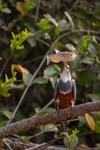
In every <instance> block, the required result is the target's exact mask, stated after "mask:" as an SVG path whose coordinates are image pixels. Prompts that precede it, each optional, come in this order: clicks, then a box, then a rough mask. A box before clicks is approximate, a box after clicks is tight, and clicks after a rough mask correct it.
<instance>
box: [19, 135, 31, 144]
mask: <svg viewBox="0 0 100 150" xmlns="http://www.w3.org/2000/svg"><path fill="white" fill-rule="evenodd" d="M21 138H22V139H23V141H24V142H25V143H26V142H28V141H29V140H30V139H31V136H21Z"/></svg>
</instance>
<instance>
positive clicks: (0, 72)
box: [0, 54, 12, 78]
mask: <svg viewBox="0 0 100 150" xmlns="http://www.w3.org/2000/svg"><path fill="white" fill-rule="evenodd" d="M11 56H12V54H10V55H9V57H8V59H7V60H6V62H5V64H4V65H3V67H2V69H1V71H0V78H1V76H2V73H3V71H4V69H5V67H6V66H7V64H8V62H9V60H10V58H11Z"/></svg>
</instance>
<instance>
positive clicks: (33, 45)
mask: <svg viewBox="0 0 100 150" xmlns="http://www.w3.org/2000/svg"><path fill="white" fill-rule="evenodd" d="M27 41H28V43H29V44H30V46H31V47H35V46H36V40H35V38H34V37H29V38H28V39H27Z"/></svg>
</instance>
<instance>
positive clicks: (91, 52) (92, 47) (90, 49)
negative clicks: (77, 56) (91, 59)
mask: <svg viewBox="0 0 100 150" xmlns="http://www.w3.org/2000/svg"><path fill="white" fill-rule="evenodd" d="M87 50H88V52H89V53H90V54H92V56H95V57H96V55H97V52H96V49H95V47H94V45H93V44H91V43H89V45H88V48H87Z"/></svg>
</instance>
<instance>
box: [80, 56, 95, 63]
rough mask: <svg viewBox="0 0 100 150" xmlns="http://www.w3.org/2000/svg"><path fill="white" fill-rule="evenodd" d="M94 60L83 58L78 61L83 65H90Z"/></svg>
mask: <svg viewBox="0 0 100 150" xmlns="http://www.w3.org/2000/svg"><path fill="white" fill-rule="evenodd" d="M94 61H95V59H94V58H92V57H88V56H87V57H84V58H83V59H81V60H80V63H84V64H89V65H92V64H93V63H94Z"/></svg>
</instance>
